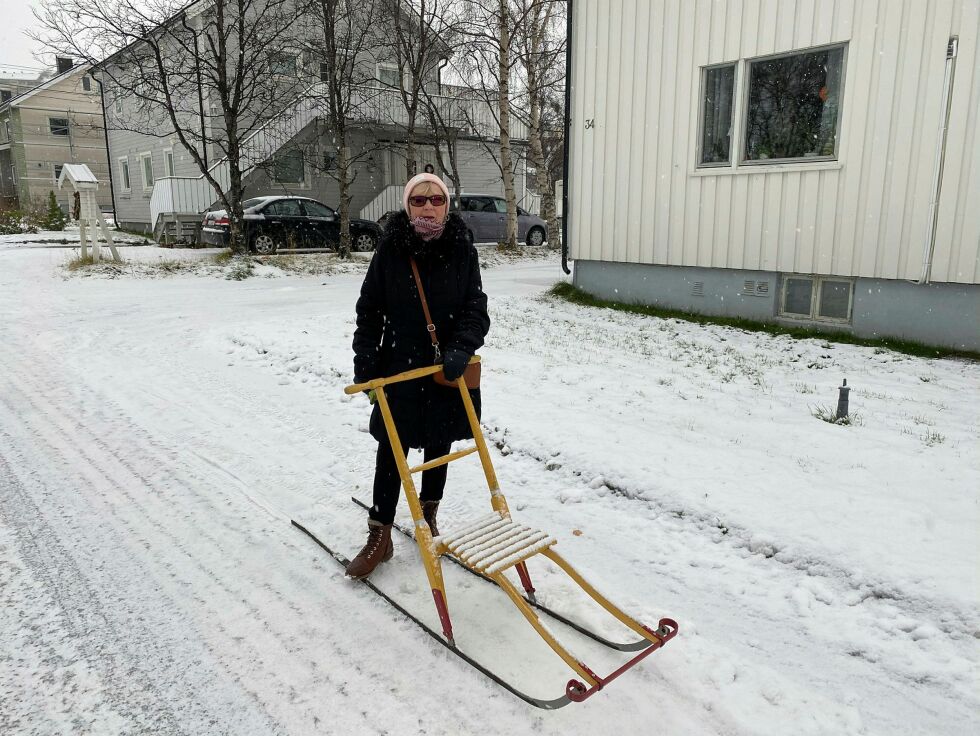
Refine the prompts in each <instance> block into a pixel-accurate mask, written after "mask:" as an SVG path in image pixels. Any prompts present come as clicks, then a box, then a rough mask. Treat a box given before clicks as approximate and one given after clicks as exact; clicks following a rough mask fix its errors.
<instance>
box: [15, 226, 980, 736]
mask: <svg viewBox="0 0 980 736" xmlns="http://www.w3.org/2000/svg"><path fill="white" fill-rule="evenodd" d="M29 242H30V239H21V240H14V239H13V238H12V237H7V238H5V239H3V240H0V315H2V319H0V733H3V734H7V733H11V734H55V733H57V734H62V733H65V734H67V733H72V734H76V733H78V734H82V733H92V734H122V733H127V734H129V733H139V734H154V735H156V734H176V733H187V734H195V735H197V734H226V733H227V734H236V735H240V734H365V733H389V734H416V733H426V734H497V733H500V734H503V733H507V734H523V733H535V734H570V733H664V734H747V735H748V734H752V735H754V734H964V733H969V732H972V731H973V730H975V728H976V724H977V713H978V712H980V711H978V707H980V702H978V701H980V697H978V689H977V684H978V675H980V669H978V661H980V642H978V638H980V626H978V617H977V612H978V601H980V573H978V566H977V562H978V550H980V510H978V489H980V367H978V365H977V364H975V363H972V362H968V361H959V360H924V359H919V358H911V357H908V356H905V355H900V354H896V353H891V352H888V351H881V350H876V349H872V348H863V347H854V346H846V345H838V344H830V343H826V342H824V341H823V340H819V339H814V340H806V341H796V340H792V339H789V338H783V337H778V338H777V337H771V336H768V335H763V334H755V333H745V332H740V331H737V330H732V329H728V328H721V327H699V326H696V325H692V324H689V323H685V322H681V321H677V320H662V319H655V318H649V317H642V316H636V315H626V314H622V313H614V312H610V311H605V310H595V309H590V308H582V307H576V306H571V305H568V304H566V303H564V302H561V301H558V300H555V299H553V298H550V297H547V296H545V295H544V292H545V291H546V290H547V288H548V287H549V286H551V285H552V284H553V283H554V282H555V281H556V280H558V279H559V278H561V273H560V269H559V266H558V260H557V256H556V255H554V254H551V255H549V256H544V257H543V258H539V259H515V260H512V261H508V260H507V259H505V258H503V257H500V256H499V255H498V254H495V253H494V252H493V249H485V250H484V251H483V252H484V253H485V259H484V260H485V262H486V269H485V271H484V282H485V287H486V290H487V292H488V294H489V295H490V299H491V317H492V319H493V326H492V328H491V332H490V335H489V337H488V343H487V345H486V347H485V348H484V350H483V351H481V354H482V355H483V359H484V361H485V366H484V389H483V400H484V415H483V424H484V427H485V430H486V433H487V437H488V439H489V440H490V441H491V443H492V445H493V455H494V462H495V466H496V472H497V475H498V477H499V479H500V482H501V486H502V489H503V491H504V493H505V494H506V495H507V498H508V501H509V502H510V506H511V510H512V511H513V513H514V516H515V519H517V520H519V521H521V522H523V523H527V524H529V525H532V526H536V527H539V528H541V529H543V530H545V531H548V532H549V533H550V534H552V535H554V536H555V537H556V538H557V539H558V541H559V545H558V550H559V551H560V552H562V553H563V555H564V556H565V557H566V558H567V559H569V560H570V561H571V562H572V563H573V564H575V565H576V566H577V567H579V568H580V570H581V571H582V572H583V573H584V574H585V575H586V576H587V577H589V578H591V579H593V580H594V581H596V582H597V583H598V585H599V587H600V588H601V589H602V590H603V591H604V592H606V593H607V594H608V595H609V596H610V597H611V598H613V599H614V600H616V601H618V602H622V603H623V604H624V605H625V606H626V607H627V609H628V610H631V611H634V612H636V613H637V615H639V616H641V617H642V618H643V619H644V620H646V621H648V622H651V623H652V622H655V621H656V620H657V619H658V618H659V617H661V616H670V617H673V618H675V619H677V620H678V622H679V623H680V634H679V636H678V637H677V638H676V639H675V640H674V641H672V642H671V643H670V644H669V645H668V646H667V647H666V648H665V649H664V650H663V651H661V652H657V653H655V654H654V655H652V656H651V657H649V658H647V659H646V660H644V662H643V663H642V664H641V665H639V666H638V667H637V668H636V669H634V670H633V671H631V672H629V673H628V674H626V675H624V676H623V677H622V678H620V679H619V680H617V681H616V682H615V683H613V684H611V685H610V686H609V688H608V689H607V690H604V691H603V692H601V693H599V694H597V695H596V696H595V697H593V698H592V699H590V700H589V701H587V702H586V703H584V704H581V705H571V706H569V707H567V708H565V709H563V710H560V711H557V712H545V711H539V710H536V709H534V708H531V707H529V706H527V705H525V704H524V703H522V702H521V701H519V700H517V699H515V698H514V697H513V696H511V695H510V694H508V693H506V692H505V691H503V690H501V689H500V688H499V687H497V686H495V685H494V684H492V683H489V682H487V681H486V680H484V679H483V678H482V677H481V676H480V675H479V674H478V673H476V672H475V671H473V670H471V669H469V668H468V667H467V666H466V665H465V664H464V663H462V662H461V661H460V660H458V659H456V658H455V657H453V656H452V655H451V654H448V653H447V652H446V651H445V650H444V649H443V648H441V647H439V646H438V645H437V644H436V643H435V642H433V641H432V640H431V639H429V638H428V637H427V636H426V635H425V634H423V633H421V632H420V631H419V630H418V629H416V628H414V627H413V626H411V625H410V624H407V623H406V622H405V620H404V619H403V618H402V617H401V616H400V615H399V614H398V613H397V612H395V611H394V610H393V609H391V608H389V607H388V606H387V605H386V604H385V603H384V602H383V601H381V600H379V599H378V598H376V597H375V596H374V595H373V594H371V593H370V592H368V591H366V590H365V589H364V587H363V586H361V585H358V584H356V583H352V582H350V581H347V580H345V579H344V577H343V575H342V570H341V569H340V568H339V567H338V566H337V565H336V563H334V562H333V561H332V560H331V559H330V558H328V557H327V556H326V555H325V554H324V553H322V552H321V551H320V550H319V549H318V548H317V547H316V546H315V545H314V544H313V543H312V542H311V541H310V540H309V539H308V538H306V537H305V536H303V535H302V534H300V533H299V532H298V531H297V530H296V529H294V528H292V527H291V526H290V523H289V521H290V519H296V520H298V521H301V522H303V523H304V524H306V525H307V526H309V527H310V528H311V529H312V530H314V531H316V532H317V533H319V534H321V535H322V536H324V538H326V539H328V540H329V542H330V543H331V544H333V545H335V546H336V547H338V548H339V549H340V550H341V551H343V552H344V553H346V554H352V553H354V552H356V551H357V549H359V547H360V545H361V544H362V543H363V537H364V515H363V513H362V512H361V511H360V510H359V509H358V508H357V507H356V506H354V504H353V503H352V502H351V501H350V496H351V495H356V496H358V497H360V498H362V499H368V498H369V497H370V484H371V477H372V471H373V463H374V449H375V447H376V445H375V443H374V441H373V440H372V439H371V438H370V436H369V435H368V434H367V418H368V415H369V407H368V405H367V402H366V400H365V399H364V398H363V396H355V397H348V396H346V395H345V394H344V393H343V387H344V386H345V385H346V384H347V383H348V382H349V379H350V372H351V360H350V357H351V356H350V340H351V335H352V330H353V304H354V301H355V299H356V296H357V292H358V289H359V286H360V278H361V276H360V273H361V271H363V268H364V265H365V263H366V259H363V258H362V259H355V261H354V262H351V263H349V264H348V265H346V266H344V267H343V268H336V269H334V268H333V267H331V268H327V267H326V265H324V264H327V265H329V263H330V261H329V258H330V257H328V256H320V257H318V260H316V259H315V260H311V261H308V262H306V265H302V266H297V267H296V268H309V269H310V273H309V275H296V274H294V273H290V272H289V269H288V268H284V267H280V266H276V265H274V264H271V263H269V262H265V263H260V264H259V265H258V266H256V270H255V273H253V276H259V277H258V278H255V277H253V278H248V279H245V280H243V281H233V280H227V279H226V278H201V276H203V275H209V276H214V275H219V276H220V274H218V273H215V272H212V271H210V270H208V269H207V268H203V267H202V268H201V269H192V270H191V271H190V272H182V273H181V272H178V273H176V274H175V275H172V276H170V277H168V278H154V279H151V278H146V276H147V275H149V272H147V271H145V270H143V269H142V267H137V264H148V263H150V264H152V263H154V262H159V261H165V260H176V259H178V258H189V259H192V260H199V261H201V262H202V263H204V262H205V261H206V260H207V259H213V256H214V255H215V254H216V253H217V251H179V250H172V249H161V248H156V247H148V246H142V247H129V246H124V247H123V248H122V249H121V250H122V252H123V258H124V259H125V261H126V264H127V266H126V267H124V268H123V270H122V272H120V273H115V274H106V273H103V274H102V275H101V276H95V277H87V278H80V277H78V276H77V274H68V273H67V272H66V270H65V268H64V264H65V262H66V261H67V259H68V258H69V257H70V255H68V253H70V251H66V250H65V249H59V248H45V247H39V245H40V244H38V243H37V242H36V241H34V245H30V244H29ZM309 264H314V265H312V266H311V265H309ZM127 269H128V270H127ZM107 275H108V276H114V277H113V278H106V277H105V276H107ZM261 276H275V277H276V278H261ZM844 378H846V379H847V381H848V385H849V386H851V387H852V391H851V394H850V399H851V401H850V405H851V411H852V414H853V415H855V421H854V422H853V423H852V424H851V425H850V426H837V425H832V424H829V423H827V422H823V421H821V420H820V419H818V418H816V417H815V416H814V413H816V412H818V411H819V410H820V409H821V408H827V409H829V410H831V411H832V410H833V408H834V407H835V406H836V399H837V387H838V386H839V385H840V383H841V381H842V379H844ZM487 508H488V502H487V493H486V487H485V482H484V480H483V477H482V472H481V470H480V466H479V463H478V462H477V461H476V460H475V459H473V458H468V459H466V460H463V461H461V462H459V463H456V464H454V465H453V467H452V469H451V470H450V481H449V487H448V489H447V496H446V500H445V503H444V505H443V509H441V510H440V524H441V526H442V527H443V528H444V529H451V528H452V526H453V525H454V522H457V523H458V522H459V520H462V519H464V518H466V517H469V516H473V515H476V514H478V513H482V512H484V510H485V509H487ZM400 514H401V516H400V518H401V519H402V520H405V519H407V518H408V515H407V510H406V509H405V508H404V504H403V505H402V508H401V509H400ZM395 543H396V555H395V558H394V560H392V562H391V563H388V564H387V565H385V566H384V567H382V568H381V569H380V570H379V571H378V573H377V574H376V576H375V577H376V579H377V582H378V584H379V585H381V586H382V587H384V588H385V589H386V590H387V591H389V592H390V593H391V594H392V595H393V596H394V597H397V598H399V600H401V601H403V602H404V604H405V605H406V606H408V607H410V608H411V609H412V610H413V611H416V612H417V613H418V614H419V615H420V616H422V617H423V618H425V619H426V620H427V621H429V622H431V623H432V624H433V625H434V624H435V616H434V614H433V612H432V610H431V609H432V605H431V597H428V592H427V588H426V582H425V576H424V573H423V571H422V568H421V565H420V563H419V559H418V555H417V553H416V551H415V550H414V549H413V548H412V546H411V544H410V543H408V542H407V541H406V540H404V539H400V538H399V539H396V540H395ZM445 567H446V568H447V570H446V572H447V584H448V597H449V606H450V610H451V612H452V613H453V615H454V623H455V627H456V631H457V637H458V641H459V642H460V645H461V647H462V648H464V649H465V650H467V651H469V652H470V653H472V654H473V655H474V656H477V657H478V658H480V659H481V660H483V661H485V662H486V663H487V664H489V665H491V666H492V668H494V669H496V670H499V671H500V672H502V673H504V674H506V675H508V676H509V677H511V678H513V679H514V681H515V683H516V684H517V685H519V686H520V687H521V688H522V689H525V690H526V691H528V692H529V693H531V694H533V695H535V696H539V697H544V698H553V697H557V696H558V695H560V694H561V693H562V692H563V690H564V684H565V681H566V680H567V679H569V678H570V677H571V676H572V672H571V671H570V670H568V669H567V668H565V667H564V665H563V664H562V663H561V662H560V661H556V659H557V658H555V657H554V655H552V654H551V653H550V651H548V650H547V649H545V648H544V647H543V646H542V645H541V644H540V643H539V642H538V641H537V640H536V639H535V637H534V636H533V634H529V633H528V632H529V628H530V627H528V626H527V624H526V623H524V622H523V620H522V619H521V618H520V616H519V615H518V614H516V613H515V612H514V611H512V610H511V607H510V606H509V605H508V604H506V603H505V602H502V601H501V598H502V597H503V595H502V593H500V591H497V590H495V589H493V588H491V587H489V586H487V585H486V584H483V583H482V582H480V581H474V580H473V579H466V577H465V576H464V575H462V574H461V573H456V572H454V571H450V570H449V569H448V568H449V567H450V566H448V565H447V566H445ZM531 574H532V576H533V577H534V578H535V583H536V585H537V587H538V589H539V592H540V594H541V598H542V599H543V600H544V601H545V602H546V603H548V604H549V605H552V606H553V607H555V608H559V609H561V610H563V611H565V612H567V613H569V614H570V615H571V616H572V617H573V618H577V619H580V620H582V621H585V622H588V623H589V624H590V625H593V626H595V627H597V628H600V629H601V630H602V631H604V632H606V633H608V634H609V635H610V636H613V637H614V638H618V639H621V640H629V639H631V638H632V637H630V636H629V635H628V634H624V633H623V630H622V629H621V627H619V625H618V624H610V623H609V622H608V621H606V620H605V619H604V618H602V617H600V616H599V615H598V613H597V611H596V610H595V609H594V607H591V606H589V605H587V604H586V603H585V602H584V601H583V600H582V598H581V597H580V596H579V595H578V594H576V592H575V590H574V589H573V588H572V587H571V586H569V584H568V583H567V582H566V580H565V579H564V578H562V577H560V576H559V575H557V574H556V573H555V571H554V570H552V569H550V568H548V567H544V566H541V565H538V566H535V564H534V563H533V562H532V564H531ZM427 597H428V599H427ZM553 626H554V625H553ZM555 630H556V633H558V634H559V635H560V636H561V637H562V638H567V639H568V640H569V643H570V644H571V646H572V649H573V650H574V651H575V652H576V653H578V656H580V657H581V658H582V659H584V660H586V662H587V663H589V662H594V663H595V665H594V666H593V669H596V670H597V671H599V674H603V673H604V672H610V671H612V670H613V669H615V667H616V666H618V663H620V662H622V661H623V659H624V658H623V657H620V658H619V659H616V658H614V657H610V656H609V654H608V653H604V652H596V651H594V648H593V647H591V646H589V645H586V644H585V643H583V642H582V641H581V640H580V639H577V638H575V637H574V636H572V635H571V634H570V633H569V632H568V631H567V630H566V629H564V628H563V627H557V626H556V627H555ZM971 724H973V725H972V726H971Z"/></svg>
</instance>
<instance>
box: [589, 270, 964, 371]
mask: <svg viewBox="0 0 980 736" xmlns="http://www.w3.org/2000/svg"><path fill="white" fill-rule="evenodd" d="M783 276H784V274H780V273H777V272H774V271H743V270H738V269H718V268H693V267H686V266H651V265H646V264H637V263H614V262H609V261H583V260H578V261H575V270H574V276H573V283H574V284H575V286H577V287H578V288H580V289H583V290H584V291H587V292H589V293H590V294H592V295H594V296H597V297H599V298H602V299H609V300H613V301H618V302H624V303H627V304H630V303H636V304H648V305H652V306H658V307H664V308H668V309H680V310H684V311H689V312H695V313H698V314H705V315H711V316H720V317H743V318H746V319H753V320H758V321H761V322H778V323H780V324H794V325H801V326H806V327H812V328H814V329H816V330H836V331H840V330H842V331H847V332H852V333H853V334H854V335H856V336H858V337H869V338H886V337H887V338H899V339H903V340H914V341H916V342H921V343H924V344H926V345H935V346H939V347H946V348H954V349H957V350H971V351H975V352H980V285H976V284H926V285H921V286H920V285H918V284H913V283H909V282H905V281H895V280H888V279H861V278H857V279H854V299H853V305H852V310H851V319H850V322H849V323H842V322H829V321H823V320H807V319H787V318H785V317H781V316H780V315H779V299H780V292H781V287H782V277H783Z"/></svg>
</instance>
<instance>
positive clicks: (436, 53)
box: [383, 0, 454, 178]
mask: <svg viewBox="0 0 980 736" xmlns="http://www.w3.org/2000/svg"><path fill="white" fill-rule="evenodd" d="M453 4H454V3H453V0H441V1H440V0H417V3H409V2H406V1H405V0H383V7H384V27H385V28H386V30H387V31H388V35H389V36H390V38H391V42H390V49H391V52H392V56H393V59H394V61H395V64H396V66H397V68H398V85H397V88H396V94H397V96H398V98H399V101H400V102H401V106H400V110H399V113H401V112H403V115H402V114H395V115H393V116H392V123H393V124H394V125H395V127H397V128H401V129H404V131H405V173H406V176H407V177H408V178H411V177H413V176H415V174H416V173H418V172H417V171H416V161H417V155H416V149H417V146H418V143H419V127H420V123H423V122H425V108H426V101H427V100H431V99H432V91H433V89H435V88H438V81H437V80H434V79H433V78H432V77H433V75H437V74H438V66H439V62H440V60H441V59H443V58H445V56H446V52H447V48H446V45H445V43H444V41H443V40H442V38H441V37H440V33H439V29H440V27H443V26H444V25H445V22H446V18H447V17H449V14H450V12H451V6H452V5H453Z"/></svg>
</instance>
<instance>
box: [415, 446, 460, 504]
mask: <svg viewBox="0 0 980 736" xmlns="http://www.w3.org/2000/svg"><path fill="white" fill-rule="evenodd" d="M451 448H452V444H451V443H446V444H445V445H431V446H430V447H426V448H425V462H429V461H430V460H435V459H436V458H437V457H442V456H443V455H448V454H449V450H450V449H451ZM448 471H449V464H448V463H447V464H446V465H440V466H439V467H438V468H432V469H431V470H426V471H424V472H423V473H422V492H421V493H420V494H419V499H420V500H422V501H441V500H442V492H443V490H445V488H446V474H447V472H448Z"/></svg>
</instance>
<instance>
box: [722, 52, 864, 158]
mask: <svg viewBox="0 0 980 736" xmlns="http://www.w3.org/2000/svg"><path fill="white" fill-rule="evenodd" d="M848 46H849V44H848V43H847V42H844V43H829V44H824V45H822V46H811V47H808V48H804V49H793V50H792V51H784V52H781V53H778V54H769V55H768V56H753V57H752V58H750V59H743V60H742V62H741V65H742V74H741V76H742V94H741V100H740V102H741V103H742V105H741V108H740V110H739V117H738V119H737V121H736V122H737V123H738V165H739V166H782V165H784V164H785V165H789V166H794V165H799V164H826V163H833V162H835V161H837V160H838V159H839V158H840V150H841V144H840V130H841V120H842V119H843V117H844V115H843V112H842V110H843V107H844V82H845V80H846V78H847V49H848ZM834 49H840V50H841V60H840V91H839V92H838V93H837V94H838V97H837V99H838V103H837V120H836V121H835V122H834V126H835V127H834V154H833V155H832V156H799V157H797V158H767V159H757V160H752V161H749V160H746V158H745V144H746V142H747V141H746V140H745V130H746V128H747V127H748V125H747V123H748V120H749V92H750V89H749V85H750V84H751V76H752V64H756V63H759V62H761V61H772V60H773V59H785V58H787V57H790V56H802V55H803V54H816V53H820V52H821V51H832V50H834ZM733 139H734V136H733Z"/></svg>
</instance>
